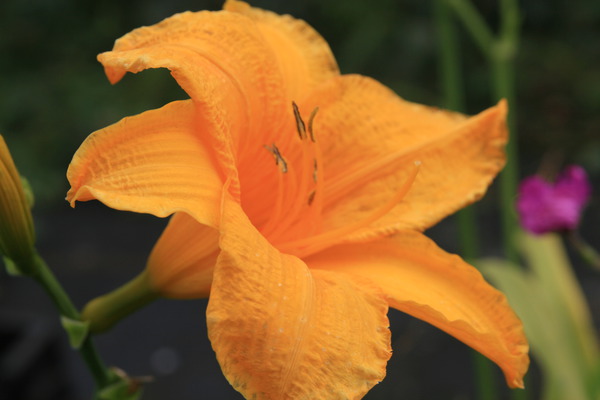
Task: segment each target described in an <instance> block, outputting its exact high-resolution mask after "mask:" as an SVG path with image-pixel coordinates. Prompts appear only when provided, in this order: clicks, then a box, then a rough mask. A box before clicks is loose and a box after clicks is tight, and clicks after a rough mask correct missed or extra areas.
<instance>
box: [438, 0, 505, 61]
mask: <svg viewBox="0 0 600 400" xmlns="http://www.w3.org/2000/svg"><path fill="white" fill-rule="evenodd" d="M446 2H447V4H448V5H449V6H451V7H452V8H453V10H454V12H455V13H456V15H457V16H458V18H459V19H460V20H461V21H462V23H463V25H464V26H465V28H466V29H467V31H469V33H470V34H471V37H472V38H473V40H474V41H475V43H476V44H477V45H478V46H479V50H481V52H482V53H483V54H484V55H485V56H486V57H490V56H491V51H492V47H493V44H494V42H495V38H494V34H493V33H492V31H491V30H490V28H489V27H488V26H487V24H486V22H485V20H484V19H483V17H482V16H481V14H479V12H478V11H477V9H476V8H475V7H473V5H472V4H471V2H470V1H469V0H446Z"/></svg>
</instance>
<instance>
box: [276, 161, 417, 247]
mask: <svg viewBox="0 0 600 400" xmlns="http://www.w3.org/2000/svg"><path fill="white" fill-rule="evenodd" d="M420 165H421V162H420V161H416V162H415V163H414V167H413V169H412V171H411V172H410V175H409V177H408V179H407V180H406V182H405V183H404V184H403V185H402V187H400V189H399V190H398V191H397V192H396V194H395V195H394V196H393V197H392V198H391V199H390V200H389V201H388V202H387V203H386V204H384V205H383V206H382V207H381V208H379V209H378V210H376V211H375V212H373V214H371V215H369V216H368V217H367V218H365V219H363V220H361V221H358V222H355V223H353V224H350V225H346V226H343V227H340V228H338V229H334V230H331V231H328V232H324V233H322V234H318V235H314V236H310V237H305V238H303V239H298V240H292V241H289V242H286V243H282V244H281V245H279V246H277V247H278V249H279V250H280V251H283V252H288V253H292V254H294V255H297V256H306V255H308V254H312V253H314V252H315V251H318V250H321V249H324V248H326V247H328V246H330V245H333V244H335V243H337V242H339V241H340V239H341V238H343V237H345V236H348V235H349V234H351V233H353V232H356V231H357V230H359V229H361V228H364V227H366V226H368V225H370V224H372V223H373V222H375V221H377V220H378V219H379V218H381V217H383V216H384V215H385V214H387V213H388V212H390V211H391V210H392V209H393V208H394V207H395V206H396V205H398V203H400V202H401V201H402V199H403V198H404V197H405V196H406V194H407V193H408V192H409V191H410V188H411V187H412V185H413V183H414V182H415V179H416V177H417V174H418V172H419V168H420Z"/></svg>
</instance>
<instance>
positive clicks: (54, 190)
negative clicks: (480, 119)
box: [0, 0, 600, 207]
mask: <svg viewBox="0 0 600 400" xmlns="http://www.w3.org/2000/svg"><path fill="white" fill-rule="evenodd" d="M476 3H477V7H478V8H479V9H480V11H481V12H482V13H483V14H484V15H485V17H486V18H487V19H488V20H489V22H490V23H491V24H492V25H493V24H494V23H495V16H496V9H497V2H495V1H491V0H485V1H478V2H476ZM221 4H222V2H221V1H216V0H195V1H188V0H175V1H170V2H166V1H161V0H146V1H141V0H135V1H128V2H121V1H117V0H105V1H93V2H92V1H76V0H25V1H19V0H4V1H2V2H0V132H1V133H2V134H3V135H4V136H5V137H6V140H7V142H8V144H9V146H10V147H11V150H12V152H13V154H14V157H15V159H16V162H17V164H18V166H19V168H20V170H21V172H22V173H23V174H24V175H25V176H27V177H28V178H29V179H30V181H31V184H32V186H33V188H34V190H35V192H36V194H37V197H38V199H39V202H38V205H37V206H38V207H40V206H42V207H44V205H45V206H46V207H48V206H54V205H57V204H59V202H62V199H63V198H64V194H65V192H66V190H67V189H68V186H67V182H66V179H65V171H66V167H67V165H68V163H69V161H70V157H71V156H72V154H73V153H74V151H75V150H76V149H77V147H78V145H79V144H80V143H81V142H82V140H83V139H84V138H85V137H86V136H87V135H88V134H89V133H91V132H92V131H94V130H96V129H99V128H102V127H104V126H106V125H108V124H111V123H113V122H116V121H117V120H118V119H120V118H122V117H124V116H127V115H131V114H136V113H139V112H141V111H143V110H146V109H149V108H156V107H160V106H162V105H163V104H165V103H167V102H169V101H171V100H174V99H180V98H185V97H186V95H185V93H184V92H183V91H181V90H180V89H179V88H178V87H177V85H176V84H175V83H174V81H173V80H172V79H171V78H170V77H169V75H168V73H167V72H166V71H147V72H144V73H143V76H140V77H135V78H134V77H132V76H128V77H126V78H125V79H124V80H123V81H122V82H120V83H119V84H118V85H116V86H115V87H111V85H110V84H109V83H108V81H107V80H106V78H105V77H104V76H103V71H102V67H101V66H100V64H99V63H97V62H96V55H97V54H98V53H100V52H103V51H107V50H110V49H111V47H112V44H113V42H114V40H115V39H117V38H118V37H120V36H122V35H123V34H125V33H127V32H129V31H130V30H132V29H134V28H136V27H139V26H142V25H149V24H153V23H155V22H158V21H159V20H161V19H163V18H165V17H167V16H169V15H171V14H173V13H175V12H179V11H183V10H188V9H191V10H201V9H213V10H216V9H218V8H220V6H221ZM252 4H253V5H255V6H259V7H263V8H267V9H271V10H273V11H276V12H280V13H290V14H292V15H294V16H296V17H299V18H303V19H305V20H307V21H308V22H309V23H310V24H311V25H313V26H314V27H315V28H316V29H317V30H318V31H319V32H320V33H321V34H322V35H323V36H324V37H325V38H326V39H327V40H328V42H329V43H330V45H331V47H332V49H333V51H334V54H335V55H336V57H337V58H338V61H339V64H340V67H341V70H342V72H343V73H360V74H365V75H370V76H373V77H375V78H376V79H378V80H380V81H382V82H383V83H385V84H386V85H388V86H390V87H391V88H393V89H394V90H395V91H396V92H397V93H399V94H400V95H401V96H403V97H405V98H408V99H410V100H415V101H419V102H425V103H428V104H432V105H436V104H439V103H440V96H439V94H440V88H439V84H438V80H437V54H436V32H435V27H434V26H433V18H432V10H431V3H430V2H427V1H420V0H370V1H364V0H363V1H356V2H322V1H316V0H290V1H286V2H282V1H275V0H256V1H253V2H252ZM522 8H523V15H524V18H525V19H524V25H523V42H522V46H521V52H520V56H519V65H518V67H519V76H518V84H519V88H518V96H519V104H518V121H519V135H520V137H519V140H520V142H521V143H520V145H521V146H520V148H521V149H522V151H523V156H522V163H523V164H524V168H523V172H524V173H527V174H530V173H532V172H534V171H535V169H536V168H537V166H538V164H539V163H540V161H541V159H542V157H543V155H544V154H545V153H547V152H550V151H553V150H559V151H560V152H561V153H563V155H564V156H565V158H566V159H567V160H569V161H576V162H579V163H583V164H584V165H585V166H586V167H587V168H588V170H589V171H590V173H591V175H592V176H594V175H595V176H596V177H597V176H598V175H599V174H600V156H599V155H600V139H599V138H600V113H599V112H598V110H600V46H598V45H597V39H598V37H599V34H600V2H597V1H595V0H586V1H579V2H568V1H566V0H563V1H559V0H552V1H545V2H534V1H524V2H523V3H522ZM462 42H463V46H462V47H463V52H464V55H463V57H464V60H465V62H464V69H465V75H466V77H467V82H466V85H467V92H468V99H469V111H470V112H477V111H479V110H481V109H482V108H484V107H487V106H489V105H490V103H491V100H490V95H489V90H488V88H489V75H488V71H487V69H486V63H485V62H484V60H482V59H481V56H480V53H479V52H478V51H477V49H475V48H474V46H473V44H472V41H471V40H470V39H469V38H468V37H466V35H465V34H464V33H463V35H462Z"/></svg>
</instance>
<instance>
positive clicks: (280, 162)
mask: <svg viewBox="0 0 600 400" xmlns="http://www.w3.org/2000/svg"><path fill="white" fill-rule="evenodd" d="M264 147H265V149H267V151H268V152H269V153H271V154H273V157H274V158H275V165H277V166H280V168H281V172H283V173H284V174H285V173H286V172H288V165H287V161H285V158H283V156H282V155H281V152H280V151H279V148H278V147H277V146H276V145H275V143H273V145H271V146H267V145H265V146H264Z"/></svg>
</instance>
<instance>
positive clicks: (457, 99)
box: [434, 0, 498, 400]
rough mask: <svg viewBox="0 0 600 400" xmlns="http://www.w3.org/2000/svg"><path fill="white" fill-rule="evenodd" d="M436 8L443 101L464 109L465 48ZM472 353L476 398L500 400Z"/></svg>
mask: <svg viewBox="0 0 600 400" xmlns="http://www.w3.org/2000/svg"><path fill="white" fill-rule="evenodd" d="M434 12H435V24H436V26H437V31H438V32H437V34H438V51H439V62H438V65H439V77H440V83H441V85H442V93H443V103H444V104H443V105H444V107H445V108H448V109H451V110H454V111H459V112H464V111H465V98H464V84H463V79H462V73H461V61H460V53H461V52H460V46H459V42H458V39H457V32H456V27H455V24H454V20H453V18H452V16H451V14H450V13H451V10H450V8H449V7H448V5H447V2H446V0H436V1H435V3H434ZM473 207H474V206H470V207H467V208H465V209H463V210H461V211H459V212H458V214H457V217H458V230H459V238H460V245H461V253H462V255H463V257H464V258H465V259H467V260H469V261H472V260H474V259H475V258H477V257H478V256H479V249H480V246H479V240H478V238H479V236H478V234H477V223H476V219H475V210H474V208H473ZM471 357H472V361H473V365H474V370H475V381H476V393H477V397H476V398H477V399H479V400H497V399H498V391H497V387H496V381H495V379H494V378H495V377H494V366H493V365H492V363H491V362H490V361H489V360H488V359H487V358H485V357H484V356H482V355H481V354H479V353H478V352H475V351H472V352H471Z"/></svg>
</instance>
